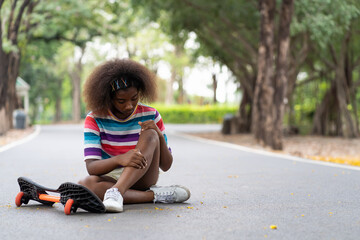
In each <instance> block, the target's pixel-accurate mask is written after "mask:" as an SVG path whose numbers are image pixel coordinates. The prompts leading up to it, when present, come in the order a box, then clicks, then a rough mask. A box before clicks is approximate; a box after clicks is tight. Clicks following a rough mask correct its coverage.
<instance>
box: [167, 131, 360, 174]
mask: <svg viewBox="0 0 360 240" xmlns="http://www.w3.org/2000/svg"><path fill="white" fill-rule="evenodd" d="M172 133H173V134H175V135H177V136H181V137H184V138H187V139H190V140H194V141H199V142H203V143H208V144H213V145H217V146H222V147H227V148H232V149H236V150H240V151H243V152H249V153H256V154H261V155H265V156H271V157H278V158H281V159H284V160H290V161H296V162H301V163H308V164H315V165H322V166H327V167H334V168H343V169H348V170H355V171H360V167H355V166H350V165H343V164H337V163H330V162H322V161H316V160H310V159H304V158H299V157H294V156H289V155H284V154H279V153H273V152H267V151H264V150H258V149H252V148H249V147H244V146H240V145H237V144H233V143H227V142H221V141H216V140H209V139H204V138H201V137H196V136H192V135H187V134H184V133H180V132H172Z"/></svg>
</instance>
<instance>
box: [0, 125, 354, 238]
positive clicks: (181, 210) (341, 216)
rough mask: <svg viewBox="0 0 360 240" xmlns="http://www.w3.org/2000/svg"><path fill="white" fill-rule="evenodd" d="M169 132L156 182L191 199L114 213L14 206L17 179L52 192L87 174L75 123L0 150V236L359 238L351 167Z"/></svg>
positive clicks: (79, 131)
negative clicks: (169, 163)
mask: <svg viewBox="0 0 360 240" xmlns="http://www.w3.org/2000/svg"><path fill="white" fill-rule="evenodd" d="M195 128H196V129H197V130H199V129H200V127H196V126H195ZM168 129H169V132H168V135H169V141H170V144H171V147H172V150H173V153H174V164H173V167H172V169H171V170H169V171H168V172H166V173H161V175H160V181H159V185H170V184H181V185H184V186H187V187H188V188H189V189H190V190H191V193H192V196H191V198H190V199H189V201H188V202H186V203H183V204H169V205H167V204H152V203H149V204H138V205H125V211H124V212H123V213H119V214H92V213H87V212H85V211H81V210H78V212H77V213H76V214H72V215H70V216H66V215H64V212H63V206H62V205H61V204H55V205H54V207H45V206H43V205H39V204H37V203H36V202H34V201H31V202H29V204H28V205H23V206H21V207H20V208H17V207H16V206H15V204H14V199H15V196H16V194H17V193H18V191H19V187H18V184H17V181H16V179H17V178H18V177H19V176H26V177H29V178H31V179H33V180H34V181H36V182H38V183H40V184H42V185H45V186H48V187H54V188H57V187H58V186H59V185H60V184H61V183H62V182H65V181H72V182H77V181H78V180H79V179H80V178H82V177H84V176H86V170H85V164H84V162H83V160H82V144H83V143H82V127H81V126H80V125H56V126H42V127H41V130H40V133H39V134H38V135H37V136H36V137H34V138H33V139H31V140H29V141H27V142H25V143H22V144H20V145H18V146H15V147H12V148H9V149H7V150H3V151H0V181H1V194H0V216H1V221H0V239H2V240H6V239H25V238H26V239H44V238H50V239H67V240H71V239H114V238H116V239H358V238H359V235H360V199H359V193H360V181H359V180H360V171H359V169H358V168H355V167H354V168H353V167H342V166H337V165H334V164H322V163H318V162H311V161H307V160H302V159H297V158H286V157H283V156H279V155H275V154H264V153H261V152H260V153H259V152H253V151H251V150H248V149H246V148H241V147H237V146H234V145H231V144H224V143H217V142H214V141H208V140H199V139H196V138H192V137H188V136H185V135H183V134H179V133H178V132H177V131H179V130H181V127H179V126H176V125H170V126H169V128H168ZM186 129H187V131H190V130H191V127H187V128H186ZM0 150H1V149H0ZM271 225H274V226H276V227H277V229H271V228H270V226H271Z"/></svg>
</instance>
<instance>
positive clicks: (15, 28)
mask: <svg viewBox="0 0 360 240" xmlns="http://www.w3.org/2000/svg"><path fill="white" fill-rule="evenodd" d="M3 3H4V1H0V12H1V8H2V6H3ZM17 3H18V2H17V1H14V2H13V3H12V5H11V12H10V14H9V19H8V20H7V21H6V22H5V24H4V25H3V23H2V21H1V20H2V19H1V16H0V36H1V37H0V62H1V64H0V135H1V134H4V133H5V132H7V131H8V130H9V129H10V128H12V120H13V119H12V118H13V111H14V109H15V106H16V102H17V97H16V78H17V77H18V75H19V65H20V50H18V51H10V52H9V53H6V52H5V51H4V49H3V38H7V40H9V41H10V42H11V44H12V45H13V46H16V47H17V46H18V41H17V38H18V32H19V28H20V24H21V19H22V17H23V13H24V11H25V9H26V7H27V6H28V5H29V3H30V0H24V1H22V2H20V4H21V5H20V7H18V8H17ZM4 26H7V34H5V33H4V31H3V27H4Z"/></svg>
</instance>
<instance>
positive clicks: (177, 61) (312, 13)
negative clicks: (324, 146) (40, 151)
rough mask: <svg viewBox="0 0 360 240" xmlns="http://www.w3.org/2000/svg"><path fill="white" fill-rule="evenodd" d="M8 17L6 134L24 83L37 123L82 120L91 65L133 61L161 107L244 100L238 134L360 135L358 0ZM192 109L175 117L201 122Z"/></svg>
mask: <svg viewBox="0 0 360 240" xmlns="http://www.w3.org/2000/svg"><path fill="white" fill-rule="evenodd" d="M292 4H293V6H292ZM269 6H270V8H268V7H269ZM284 8H285V10H284ZM286 9H288V10H289V11H287V10H286ZM266 14H269V15H266ZM266 17H268V18H266ZM265 20H266V21H265ZM0 21H1V22H0V27H1V28H0V33H1V36H2V37H1V39H0V41H1V42H0V43H1V49H0V134H2V133H4V132H6V131H7V130H8V129H10V128H11V127H12V126H11V125H12V112H13V110H14V109H16V108H18V107H19V106H17V105H16V103H17V100H16V89H15V83H16V77H17V76H21V77H22V78H23V79H24V80H25V81H27V82H28V83H29V84H30V86H31V90H30V111H29V112H28V115H29V116H30V118H31V122H32V123H46V122H60V121H72V122H79V121H80V120H81V118H82V117H84V116H85V114H86V108H85V106H84V103H83V102H82V100H81V86H82V84H83V82H84V80H85V79H86V77H87V75H88V74H89V72H90V71H91V69H93V67H94V66H96V65H98V64H99V63H101V62H103V61H105V60H106V59H110V58H113V57H120V58H123V57H129V58H132V59H135V60H137V61H140V62H141V63H143V64H145V65H146V66H147V67H149V68H150V69H151V70H152V71H154V72H155V73H157V74H158V76H159V79H158V86H159V95H158V103H157V105H158V106H159V107H163V106H168V108H169V106H172V105H173V104H189V103H191V104H193V105H194V104H198V105H199V104H200V105H202V104H216V103H217V107H218V108H221V107H222V104H220V105H219V102H220V103H221V102H223V103H224V102H225V101H224V100H222V101H220V100H219V99H220V95H226V96H227V98H226V99H227V100H229V98H228V97H229V96H231V95H235V94H237V95H238V96H239V97H234V96H231V97H232V98H231V99H232V102H231V103H232V104H233V105H234V104H235V105H237V107H234V108H232V109H235V108H236V109H237V110H236V114H235V117H234V118H233V119H232V122H233V129H232V130H231V132H240V133H249V132H252V133H254V134H255V136H256V137H257V138H258V139H259V141H261V142H262V143H263V144H265V145H269V146H271V147H272V148H274V149H281V147H282V135H283V134H284V133H285V134H289V133H300V134H319V135H324V136H344V137H349V138H352V137H358V136H359V111H360V107H359V100H360V93H359V86H360V49H359V48H360V2H359V1H357V0H302V1H292V0H278V1H276V0H257V1H255V0H251V1H245V0H226V1H221V2H219V1H207V0H192V1H188V0H174V1H167V0H153V1H145V0H124V1H111V0H108V1H100V0H91V1H85V0H81V1H79V0H77V1H75V0H59V1H56V2H54V1H48V0H37V1H34V0H21V1H20V0H18V1H16V0H0ZM269 21H270V22H269ZM265 23H270V25H268V28H266V25H265ZM269 26H270V27H269ZM262 49H266V50H267V52H266V51H265V52H263V51H262ZM264 64H265V65H264ZM199 69H202V70H201V71H200V72H199ZM196 71H198V74H194V72H196ZM264 76H266V78H264ZM202 81H205V82H206V83H203V82H202ZM199 83H200V84H199ZM199 86H202V87H203V88H204V89H203V91H200V88H202V87H199ZM224 86H230V87H227V88H225V87H224ZM229 88H230V90H229ZM225 89H227V91H226V93H224V91H225ZM193 90H198V91H197V93H196V94H194V92H195V91H193ZM206 91H207V94H203V93H204V92H206ZM190 92H191V93H190ZM185 108H186V107H185ZM187 109H188V110H184V109H182V110H181V111H180V110H179V108H178V107H176V108H175V107H174V110H173V111H168V112H167V114H171V113H172V112H173V113H174V114H175V113H177V114H180V115H181V114H182V115H183V116H185V115H186V116H188V117H187V119H189V120H188V121H194V122H195V121H196V120H194V119H195V118H196V119H200V118H197V117H194V116H196V114H195V115H192V114H185V113H184V111H191V107H188V108H187ZM189 109H190V110H189ZM195 109H196V108H195ZM164 111H165V110H164ZM195 111H199V108H197V110H195ZM211 111H212V110H211ZM211 111H210V110H209V112H211ZM227 111H230V112H231V110H229V109H227ZM180 112H181V113H180ZM203 114H205V115H206V113H203ZM211 114H212V115H214V113H213V112H212V113H211ZM220 114H221V115H220ZM223 115H224V112H221V113H220V111H219V116H218V117H217V118H216V117H215V118H211V119H217V120H212V121H216V122H219V121H221V119H222V117H223ZM191 116H193V117H191ZM192 118H193V119H192ZM169 119H177V117H174V118H173V117H170V118H169ZM174 121H175V120H174ZM198 121H202V122H204V121H206V120H204V119H202V120H198Z"/></svg>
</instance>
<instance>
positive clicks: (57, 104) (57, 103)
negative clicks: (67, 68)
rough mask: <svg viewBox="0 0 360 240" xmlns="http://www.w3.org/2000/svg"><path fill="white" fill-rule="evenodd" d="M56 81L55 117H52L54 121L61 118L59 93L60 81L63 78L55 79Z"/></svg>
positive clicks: (56, 121)
mask: <svg viewBox="0 0 360 240" xmlns="http://www.w3.org/2000/svg"><path fill="white" fill-rule="evenodd" d="M57 81H58V90H59V91H58V92H57V94H56V99H55V118H54V122H55V123H58V122H61V119H62V112H61V93H62V82H63V80H62V79H61V78H60V79H57Z"/></svg>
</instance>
